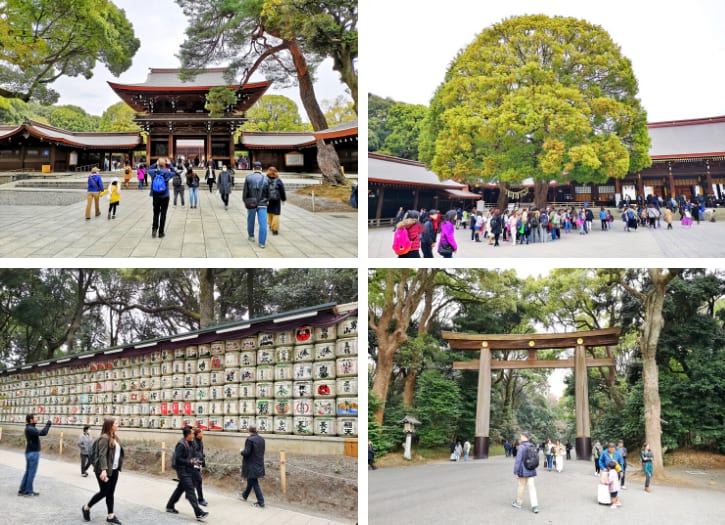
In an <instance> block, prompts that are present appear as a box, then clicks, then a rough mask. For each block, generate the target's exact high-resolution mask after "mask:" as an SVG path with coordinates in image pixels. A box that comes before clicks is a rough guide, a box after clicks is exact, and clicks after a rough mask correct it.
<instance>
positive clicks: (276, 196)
mask: <svg viewBox="0 0 725 525" xmlns="http://www.w3.org/2000/svg"><path fill="white" fill-rule="evenodd" d="M269 200H271V201H279V200H282V193H281V192H280V191H279V183H278V182H277V180H276V179H270V181H269Z"/></svg>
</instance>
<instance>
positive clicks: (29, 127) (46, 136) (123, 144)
mask: <svg viewBox="0 0 725 525" xmlns="http://www.w3.org/2000/svg"><path fill="white" fill-rule="evenodd" d="M24 131H27V132H28V133H29V134H30V135H32V136H34V137H37V138H39V139H41V140H47V141H49V142H57V143H58V144H66V145H68V146H75V147H78V148H86V149H105V148H119V149H133V148H136V147H137V146H138V145H139V144H141V136H140V135H139V134H138V132H135V131H134V132H123V133H80V132H76V131H66V130H64V129H60V128H55V127H53V126H49V125H48V124H43V123H42V122H37V121H34V120H30V121H28V122H27V123H25V124H21V125H19V126H0V140H5V139H8V138H10V137H12V136H14V135H18V134H20V133H22V132H24Z"/></svg>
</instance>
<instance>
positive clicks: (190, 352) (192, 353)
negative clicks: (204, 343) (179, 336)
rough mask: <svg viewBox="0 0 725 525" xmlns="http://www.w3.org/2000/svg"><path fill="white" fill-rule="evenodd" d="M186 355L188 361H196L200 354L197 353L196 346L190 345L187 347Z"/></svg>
mask: <svg viewBox="0 0 725 525" xmlns="http://www.w3.org/2000/svg"><path fill="white" fill-rule="evenodd" d="M184 355H185V357H186V358H187V359H194V360H196V358H197V357H198V356H199V353H198V351H197V348H196V345H189V346H187V347H186V352H185V354H184Z"/></svg>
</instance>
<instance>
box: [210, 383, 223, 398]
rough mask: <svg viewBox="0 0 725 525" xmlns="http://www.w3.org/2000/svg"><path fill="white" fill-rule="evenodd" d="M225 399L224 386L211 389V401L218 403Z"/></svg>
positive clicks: (215, 386) (214, 386) (213, 386)
mask: <svg viewBox="0 0 725 525" xmlns="http://www.w3.org/2000/svg"><path fill="white" fill-rule="evenodd" d="M223 398H224V387H223V386H222V385H212V386H211V387H209V401H218V400H220V399H223Z"/></svg>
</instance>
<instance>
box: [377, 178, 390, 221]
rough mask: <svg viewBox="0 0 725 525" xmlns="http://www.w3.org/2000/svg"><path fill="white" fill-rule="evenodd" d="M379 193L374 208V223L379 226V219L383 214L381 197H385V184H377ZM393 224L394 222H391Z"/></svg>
mask: <svg viewBox="0 0 725 525" xmlns="http://www.w3.org/2000/svg"><path fill="white" fill-rule="evenodd" d="M379 189H380V195H378V208H377V210H375V223H376V224H377V225H378V226H380V219H381V217H382V215H383V198H384V197H385V186H379ZM393 226H395V224H393Z"/></svg>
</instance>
